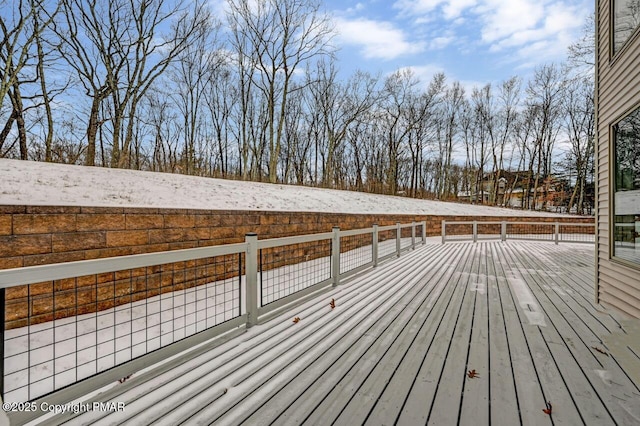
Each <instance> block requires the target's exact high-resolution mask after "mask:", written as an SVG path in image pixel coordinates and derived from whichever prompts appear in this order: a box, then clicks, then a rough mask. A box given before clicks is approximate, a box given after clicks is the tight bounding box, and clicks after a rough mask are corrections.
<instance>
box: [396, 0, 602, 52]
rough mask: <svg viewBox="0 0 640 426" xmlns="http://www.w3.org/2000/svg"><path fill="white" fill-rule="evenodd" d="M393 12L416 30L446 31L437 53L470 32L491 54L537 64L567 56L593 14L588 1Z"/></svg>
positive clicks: (418, 1) (402, 1)
mask: <svg viewBox="0 0 640 426" xmlns="http://www.w3.org/2000/svg"><path fill="white" fill-rule="evenodd" d="M394 8H396V9H399V10H400V15H401V16H403V17H411V19H412V21H413V23H414V24H416V23H418V22H434V21H438V22H439V23H440V25H441V26H444V27H445V28H448V31H447V34H445V35H444V36H443V35H438V36H437V37H435V38H432V39H431V40H430V44H429V46H430V47H431V48H433V49H438V48H442V47H446V46H447V45H448V44H450V43H451V41H449V38H452V39H453V40H455V39H459V38H463V37H467V38H468V36H469V31H470V29H471V31H478V33H479V38H478V41H479V42H480V43H481V44H483V45H486V46H488V48H489V51H491V52H501V51H506V50H507V49H508V50H509V51H512V52H514V54H513V55H512V56H511V57H510V58H509V59H510V60H521V59H525V60H526V62H530V61H533V62H536V63H540V61H541V60H549V59H554V58H556V59H557V58H558V57H559V56H562V55H564V54H565V53H566V49H567V46H568V45H569V44H570V43H571V42H572V41H573V40H574V39H575V37H576V34H577V33H579V31H580V28H581V27H582V25H583V22H584V19H585V18H586V15H587V14H589V13H591V12H590V9H589V7H588V5H587V3H586V1H585V0H560V1H552V0H397V1H396V2H395V3H394ZM474 21H475V24H474ZM462 23H464V25H462ZM473 28H475V29H473ZM450 31H455V33H449V32H450ZM463 31H464V33H463ZM532 55H535V56H536V57H532Z"/></svg>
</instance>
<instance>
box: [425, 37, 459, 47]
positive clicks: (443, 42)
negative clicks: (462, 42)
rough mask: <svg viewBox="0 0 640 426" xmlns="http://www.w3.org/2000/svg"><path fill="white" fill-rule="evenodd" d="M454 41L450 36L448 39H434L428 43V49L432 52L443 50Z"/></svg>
mask: <svg viewBox="0 0 640 426" xmlns="http://www.w3.org/2000/svg"><path fill="white" fill-rule="evenodd" d="M455 40H456V38H455V37H452V36H449V37H435V38H433V39H431V41H430V43H429V49H432V50H438V49H444V48H445V47H447V46H449V45H450V44H451V43H453V42H454V41H455Z"/></svg>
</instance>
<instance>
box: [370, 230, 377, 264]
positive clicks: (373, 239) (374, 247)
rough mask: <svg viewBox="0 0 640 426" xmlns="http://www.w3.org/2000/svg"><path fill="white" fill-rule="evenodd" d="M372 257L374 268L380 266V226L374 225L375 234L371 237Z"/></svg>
mask: <svg viewBox="0 0 640 426" xmlns="http://www.w3.org/2000/svg"><path fill="white" fill-rule="evenodd" d="M371 242H372V244H371V257H372V258H373V267H374V268H375V267H376V266H378V224H377V223H374V224H373V234H372V237H371Z"/></svg>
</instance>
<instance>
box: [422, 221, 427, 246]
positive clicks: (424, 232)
mask: <svg viewBox="0 0 640 426" xmlns="http://www.w3.org/2000/svg"><path fill="white" fill-rule="evenodd" d="M425 244H427V221H426V220H423V221H422V245H425Z"/></svg>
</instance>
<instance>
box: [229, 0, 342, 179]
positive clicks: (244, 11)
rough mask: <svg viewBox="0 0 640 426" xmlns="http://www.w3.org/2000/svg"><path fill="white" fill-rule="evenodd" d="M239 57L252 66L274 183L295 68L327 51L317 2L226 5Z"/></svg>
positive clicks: (236, 1)
mask: <svg viewBox="0 0 640 426" xmlns="http://www.w3.org/2000/svg"><path fill="white" fill-rule="evenodd" d="M229 6H230V12H229V15H230V20H231V21H232V22H234V27H233V31H234V32H235V35H234V38H235V39H236V43H235V45H236V47H238V46H241V47H242V51H237V52H236V53H237V54H238V55H248V56H249V58H247V59H246V60H245V63H250V64H253V65H254V66H255V67H256V72H255V74H254V75H253V77H254V84H255V85H256V86H257V87H258V89H259V90H260V91H261V93H262V95H263V97H264V99H265V100H266V106H267V111H266V112H267V124H268V131H267V138H268V148H269V167H268V169H269V181H270V182H276V180H277V162H278V158H279V156H280V150H281V147H282V134H283V129H284V120H285V115H286V106H287V96H288V95H289V94H290V92H291V90H293V89H294V88H296V89H300V87H301V86H293V85H292V84H291V83H292V78H293V76H294V75H295V73H296V71H297V70H298V68H300V67H301V66H303V65H304V64H305V63H306V62H307V61H309V60H310V59H312V58H314V57H317V56H318V55H323V54H328V53H330V52H331V48H330V45H329V40H330V38H331V35H332V28H331V25H330V23H329V19H328V17H327V16H326V15H324V14H322V13H321V12H320V3H319V2H318V1H316V0H229Z"/></svg>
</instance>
